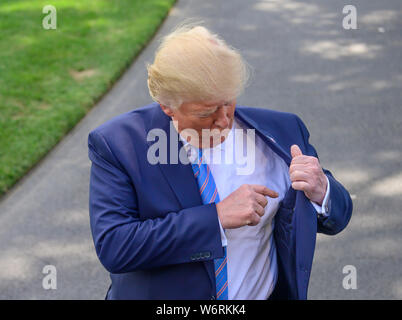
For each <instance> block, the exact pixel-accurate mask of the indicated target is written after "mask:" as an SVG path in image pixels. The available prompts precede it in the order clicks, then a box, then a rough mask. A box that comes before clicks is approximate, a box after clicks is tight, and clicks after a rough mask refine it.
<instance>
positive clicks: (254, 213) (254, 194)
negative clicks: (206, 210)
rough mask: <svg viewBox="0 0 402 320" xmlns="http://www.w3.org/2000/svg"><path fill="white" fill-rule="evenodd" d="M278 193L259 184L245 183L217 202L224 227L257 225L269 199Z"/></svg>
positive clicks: (233, 227)
mask: <svg viewBox="0 0 402 320" xmlns="http://www.w3.org/2000/svg"><path fill="white" fill-rule="evenodd" d="M265 196H269V197H271V198H277V197H278V193H277V192H275V191H273V190H271V189H269V188H267V187H266V186H263V185H258V184H243V185H241V186H240V187H239V188H238V189H236V190H235V191H233V192H232V193H231V194H230V195H228V196H227V197H226V198H225V199H223V200H222V201H220V202H218V203H217V204H216V210H217V211H218V218H219V221H220V222H221V225H222V228H223V229H235V228H240V227H243V226H246V225H249V226H255V225H257V224H258V223H259V222H260V220H261V217H262V216H263V215H264V213H265V207H266V205H267V204H268V200H267V198H266V197H265Z"/></svg>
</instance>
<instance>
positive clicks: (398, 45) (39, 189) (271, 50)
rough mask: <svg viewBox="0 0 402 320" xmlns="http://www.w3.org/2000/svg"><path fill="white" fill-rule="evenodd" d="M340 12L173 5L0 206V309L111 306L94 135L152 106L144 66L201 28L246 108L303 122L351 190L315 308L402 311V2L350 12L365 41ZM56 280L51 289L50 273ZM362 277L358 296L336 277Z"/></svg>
mask: <svg viewBox="0 0 402 320" xmlns="http://www.w3.org/2000/svg"><path fill="white" fill-rule="evenodd" d="M344 4H345V3H344V1H325V2H324V1H318V0H315V1H303V2H300V1H294V0H281V1H279V0H277V1H257V0H248V1H243V0H230V1H223V0H220V1H211V0H208V1H196V0H187V1H185V0H179V1H178V3H177V4H176V6H175V8H174V9H173V10H172V11H171V13H170V15H169V17H168V19H167V20H166V21H165V23H164V24H163V26H162V28H161V29H160V30H159V32H158V34H157V35H156V37H155V38H154V40H153V41H152V42H151V43H150V45H149V46H148V47H147V48H146V49H145V50H144V51H143V52H142V54H141V56H140V57H139V58H138V59H137V60H136V61H135V62H134V63H133V65H132V66H131V67H130V68H129V70H128V71H127V72H126V73H125V75H124V76H123V77H122V79H121V80H120V81H119V82H118V83H117V84H116V86H115V87H114V88H113V89H112V90H111V91H110V92H109V94H107V95H106V96H105V97H104V99H102V100H101V101H100V102H99V104H98V105H97V106H96V107H95V108H94V109H93V110H92V111H91V112H90V113H89V114H88V115H87V116H86V117H85V118H84V119H83V120H82V121H81V122H80V123H79V124H78V125H77V126H76V127H75V129H74V130H72V131H71V132H70V134H68V135H67V136H66V137H65V139H63V141H62V142H61V143H60V144H58V145H57V146H56V147H55V148H54V149H53V150H52V152H51V153H50V154H49V155H48V156H47V157H46V158H45V159H44V160H43V161H42V162H41V163H40V165H38V166H37V167H36V168H35V169H34V170H32V171H31V173H30V174H29V175H27V176H26V177H25V178H24V179H23V180H22V181H21V183H19V184H18V185H17V186H16V187H15V188H14V189H13V190H12V191H11V192H9V194H8V195H7V197H6V198H4V199H3V200H2V202H1V203H0V231H1V232H0V252H1V253H2V254H1V255H0V299H103V298H104V294H105V292H106V289H107V287H108V282H109V280H108V275H107V273H106V272H105V271H104V269H103V268H102V267H101V265H100V263H99V262H98V260H97V258H96V255H95V253H94V250H93V244H92V239H91V236H90V230H89V218H88V181H89V168H90V162H89V160H88V158H87V144H86V143H87V135H88V132H89V131H90V130H91V129H93V128H95V127H96V126H98V125H99V124H101V123H103V122H104V121H106V120H108V119H110V118H111V117H113V116H115V115H117V114H120V113H123V112H126V111H128V110H131V109H134V108H137V107H140V106H142V105H145V104H147V103H149V102H150V101H151V100H150V97H149V96H148V93H147V88H146V81H145V79H146V69H145V63H146V62H151V61H152V57H153V52H154V50H155V48H156V46H157V40H158V39H159V38H160V36H162V35H164V34H166V33H167V32H169V30H171V29H172V27H174V26H175V25H176V24H178V23H179V22H181V21H182V20H183V19H184V18H187V17H197V18H201V19H203V20H204V21H205V22H206V24H207V26H210V27H211V28H212V29H213V30H214V31H216V32H217V33H219V34H221V35H222V36H223V37H224V38H225V39H226V40H227V42H228V43H230V44H232V45H233V46H234V47H237V48H239V49H241V51H242V53H243V54H244V56H245V58H246V59H247V60H248V62H249V63H250V64H251V65H252V66H253V67H254V69H255V73H254V77H253V81H252V83H251V85H250V86H249V88H248V89H247V90H246V92H245V94H244V95H243V96H242V97H241V99H239V103H241V104H247V105H250V106H260V107H263V108H272V109H277V110H284V111H289V112H295V113H297V114H299V115H300V116H301V117H302V119H303V120H304V121H305V123H306V124H307V126H308V128H309V130H310V133H311V137H312V138H311V141H312V142H313V144H314V145H315V146H316V148H317V150H318V153H319V155H320V159H321V163H322V164H323V165H324V167H326V168H328V169H330V170H331V171H332V172H333V174H334V175H335V176H336V177H337V178H338V179H340V180H341V181H342V182H343V183H344V185H345V186H346V187H347V188H348V189H349V190H350V192H351V194H353V198H354V205H355V210H354V215H353V218H352V220H351V223H350V224H349V227H348V228H347V230H345V231H344V232H343V233H341V234H340V235H337V236H335V237H328V236H322V235H319V236H318V243H317V250H316V255H315V262H314V265H313V270H312V276H311V282H310V290H309V298H310V299H386V298H387V299H401V298H402V268H401V265H402V246H401V243H402V215H401V208H402V197H401V196H402V182H401V181H402V168H401V159H402V139H401V136H402V116H401V111H402V95H401V90H402V63H401V62H402V59H401V58H402V50H401V49H402V3H401V2H400V0H392V1H388V0H385V1H372V0H370V1H361V0H355V1H353V4H354V5H355V6H356V8H357V16H358V29H357V30H344V29H343V28H342V19H343V14H342V8H343V5H344ZM48 264H50V265H55V266H56V268H57V279H58V282H57V290H44V289H42V279H43V277H44V274H42V269H43V267H44V266H45V265H48ZM345 265H353V266H355V267H356V269H357V289H356V290H345V289H343V287H342V279H343V277H344V276H345V275H344V274H342V268H343V267H344V266H345Z"/></svg>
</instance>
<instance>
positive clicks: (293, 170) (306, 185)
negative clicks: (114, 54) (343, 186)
mask: <svg viewBox="0 0 402 320" xmlns="http://www.w3.org/2000/svg"><path fill="white" fill-rule="evenodd" d="M290 153H291V155H292V162H291V163H290V167H289V175H290V180H291V181H292V188H293V189H295V190H301V191H304V194H305V195H306V197H307V198H309V199H310V200H311V201H313V202H315V203H317V204H319V205H322V202H323V200H324V197H325V193H326V191H327V178H326V177H325V173H324V171H323V170H322V168H321V165H320V163H319V161H318V159H317V158H316V157H311V156H305V155H303V153H302V151H301V150H300V148H299V146H298V145H296V144H294V145H292V146H291V147H290Z"/></svg>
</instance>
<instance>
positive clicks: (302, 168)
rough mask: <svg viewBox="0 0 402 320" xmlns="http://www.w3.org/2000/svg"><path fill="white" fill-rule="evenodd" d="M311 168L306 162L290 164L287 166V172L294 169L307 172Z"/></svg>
mask: <svg viewBox="0 0 402 320" xmlns="http://www.w3.org/2000/svg"><path fill="white" fill-rule="evenodd" d="M310 169H311V167H310V166H309V165H306V164H292V165H290V167H289V174H292V173H293V172H295V171H301V172H308V171H309V170H310Z"/></svg>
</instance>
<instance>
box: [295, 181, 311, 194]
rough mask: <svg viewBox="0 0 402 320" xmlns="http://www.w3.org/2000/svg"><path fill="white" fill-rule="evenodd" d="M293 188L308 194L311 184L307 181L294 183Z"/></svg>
mask: <svg viewBox="0 0 402 320" xmlns="http://www.w3.org/2000/svg"><path fill="white" fill-rule="evenodd" d="M292 188H293V189H295V190H300V191H307V192H308V191H309V190H310V184H309V183H307V182H305V181H294V182H292Z"/></svg>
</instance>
